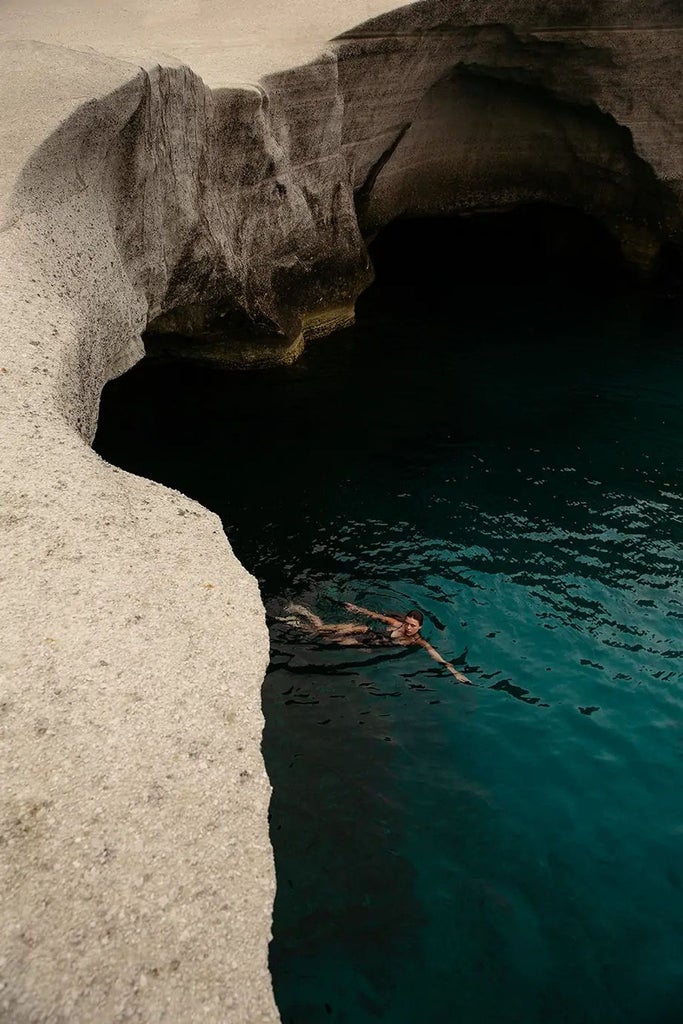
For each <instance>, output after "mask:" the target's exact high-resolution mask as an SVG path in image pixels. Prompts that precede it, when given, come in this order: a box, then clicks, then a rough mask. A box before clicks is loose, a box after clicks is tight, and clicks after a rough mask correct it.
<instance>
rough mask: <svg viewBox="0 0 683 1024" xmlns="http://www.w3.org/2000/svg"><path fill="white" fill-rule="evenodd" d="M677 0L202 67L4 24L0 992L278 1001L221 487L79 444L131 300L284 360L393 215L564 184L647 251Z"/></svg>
mask: <svg viewBox="0 0 683 1024" xmlns="http://www.w3.org/2000/svg"><path fill="white" fill-rule="evenodd" d="M382 6H385V7H386V5H382V4H379V3H378V4H377V5H375V10H378V9H381V8H382ZM156 8H158V4H156V7H155V9H156ZM676 8H677V5H674V4H673V3H668V4H667V3H665V2H663V0H662V2H660V3H659V4H655V5H651V4H650V5H648V6H647V10H646V9H645V5H641V4H639V3H637V2H636V0H623V2H620V3H618V4H617V3H616V2H615V3H608V2H602V3H598V4H592V5H589V4H588V3H583V2H580V0H567V2H566V3H554V4H550V5H547V4H541V3H524V2H522V0H516V2H515V0H507V2H504V0H499V2H495V0H489V2H482V0H479V2H477V3H476V4H475V3H474V2H468V0H458V2H456V0H439V2H434V0H428V2H426V3H418V4H411V5H409V6H407V7H405V8H403V9H401V10H400V11H398V12H397V13H394V14H391V15H387V16H384V17H383V18H380V19H379V20H375V21H374V22H370V23H367V24H366V25H365V26H363V27H362V29H360V30H355V31H354V32H352V33H350V34H349V35H348V36H347V37H344V38H339V39H337V40H336V42H335V43H334V44H332V45H330V46H329V47H328V48H327V49H325V50H324V51H323V52H322V53H321V55H320V56H319V57H318V58H317V59H314V60H311V61H310V62H308V63H306V64H304V65H302V66H300V67H296V68H294V69H292V70H290V71H279V70H278V71H274V72H272V73H269V74H268V75H267V76H263V77H262V78H261V80H260V81H258V82H254V83H248V82H247V83H242V84H239V85H236V84H233V85H231V86H230V85H228V84H225V87H222V83H221V81H220V79H218V80H213V81H212V85H213V88H209V87H208V86H207V85H206V84H205V83H204V82H203V81H202V80H201V79H200V78H199V77H198V76H197V75H196V74H195V73H193V71H192V70H190V68H189V67H187V66H186V65H185V64H183V63H182V62H174V61H173V60H169V61H165V62H163V65H160V64H158V63H156V64H155V63H153V62H152V63H149V64H145V66H144V67H139V66H135V65H133V64H131V63H126V62H124V61H121V60H114V59H111V58H107V57H104V56H102V55H101V54H98V53H96V52H94V51H92V50H83V51H74V50H68V49H64V48H63V47H59V46H54V45H44V44H41V43H28V42H18V41H15V42H5V43H4V44H3V46H2V57H3V60H2V61H1V62H0V79H1V87H2V94H3V97H4V102H5V110H6V111H7V112H8V114H7V115H6V116H5V118H4V120H3V124H2V147H0V152H1V153H2V159H1V160H0V203H1V204H2V230H1V231H0V281H1V282H2V290H1V292H0V322H1V325H2V329H1V333H0V337H2V359H1V362H0V410H1V414H2V424H3V426H2V430H3V442H4V443H3V446H2V449H1V452H2V454H1V456H0V458H1V459H2V487H3V501H2V517H3V524H2V525H3V530H2V542H3V548H2V572H1V573H0V577H1V579H0V586H1V588H2V589H1V591H0V602H1V606H2V608H3V615H2V621H3V626H4V629H3V638H2V645H1V649H0V661H1V666H2V673H3V681H2V696H1V699H0V729H1V730H2V733H1V734H2V740H3V757H2V760H1V761H0V773H2V818H1V829H0V844H1V846H0V859H1V863H2V871H3V878H2V886H3V901H2V910H1V911H0V914H1V922H2V929H1V942H2V950H1V951H0V956H1V958H2V959H1V961H0V963H1V965H2V966H1V970H2V985H3V987H2V989H1V990H0V1020H2V1021H7V1022H8V1024H9V1022H11V1024H24V1022H28V1021H51V1022H61V1021H64V1022H66V1021H68V1022H69V1024H78V1022H88V1024H90V1022H92V1021H98V1022H108V1021H112V1022H113V1021H123V1020H137V1021H144V1022H145V1024H151V1022H154V1021H173V1022H174V1024H181V1022H193V1021H196V1020H202V1021H209V1022H215V1024H218V1022H219V1021H223V1022H224V1021H235V1022H243V1021H244V1022H257V1021H272V1020H275V1019H276V1018H277V1011H276V1009H275V1006H274V1002H273V998H272V993H271V990H270V984H269V978H268V974H267V943H268V938H269V926H270V909H271V904H272V898H273V889H274V876H273V868H272V858H271V851H270V847H269V843H268V834H267V825H266V814H267V806H268V800H269V787H268V781H267V778H266V775H265V772H264V768H263V764H262V762H261V756H260V732H261V724H262V720H261V708H260V698H259V689H260V683H261V680H262V677H263V674H264V671H265V667H266V663H267V658H268V638H267V632H266V628H265V623H264V616H263V609H262V607H261V602H260V598H259V594H258V588H257V585H256V582H255V580H254V579H253V578H252V577H251V576H249V575H248V574H247V573H246V572H245V571H244V569H243V568H242V567H241V566H240V565H239V564H238V563H237V561H236V560H235V558H234V557H233V555H232V553H231V551H230V548H229V546H228V544H227V543H226V540H225V537H224V536H223V534H222V531H221V529H220V524H219V522H218V521H217V519H216V518H215V517H214V516H212V515H211V514H209V513H208V512H207V511H206V510H204V509H202V508H201V507H199V506H197V505H196V504H195V503H193V502H191V501H189V500H188V499H187V498H185V497H184V496H182V495H180V494H177V493H174V492H172V491H169V490H166V489H164V488H162V487H159V486H157V485H155V484H153V483H151V482H149V481H145V480H142V479H138V478H135V477H131V476H130V475H129V474H125V473H123V472H120V471H118V470H115V469H113V468H112V467H110V466H108V465H106V464H105V463H104V462H103V461H102V460H100V459H99V458H98V457H97V456H96V455H95V454H94V453H93V452H92V450H91V449H90V447H89V442H90V440H91V439H92V436H93V433H94V429H95V425H96V420H97V408H98V401H99V395H100V392H101V388H102V386H103V384H104V383H105V381H106V380H108V379H110V378H111V377H113V376H115V375H117V374H119V373H122V372H123V371H125V370H126V369H127V368H128V367H130V366H131V365H133V363H134V362H135V361H136V360H137V359H139V358H140V357H141V356H142V354H143V344H142V341H141V333H142V332H143V331H145V329H147V330H148V335H147V339H148V344H150V345H152V344H155V345H157V346H166V347H169V346H170V347H174V346H175V347H177V348H181V347H182V348H183V349H184V350H190V351H193V352H195V353H203V354H206V355H210V356H211V357H212V358H226V359H229V360H232V361H233V362H237V363H242V364H243V363H254V362H264V361H272V360H285V359H292V358H295V357H296V355H297V354H298V352H300V350H301V347H302V345H303V343H304V339H305V337H306V336H309V337H310V336H315V335H317V334H325V333H329V332H330V331H331V330H332V329H333V328H334V327H335V326H338V325H340V324H343V323H346V322H349V320H350V319H351V318H352V317H353V307H354V301H355V299H356V297H357V296H358V294H359V293H360V292H361V291H362V290H363V289H364V288H365V287H366V286H367V284H368V282H369V281H370V280H371V277H372V268H371V267H370V264H369V260H368V256H367V250H366V241H367V240H368V239H370V238H371V237H373V236H374V234H375V233H376V232H377V231H378V230H379V229H380V228H381V227H382V226H383V225H384V224H386V223H388V222H389V221H390V220H392V219H393V218H395V217H398V216H408V215H411V214H416V213H417V214H420V215H424V214H430V215H431V214H437V213H438V214H441V213H462V212H471V211H477V210H481V209H491V208H494V209H504V208H507V207H509V206H511V205H514V204H518V203H520V202H527V201H531V200H535V199H542V200H543V201H552V202H556V203H563V204H573V205H575V206H577V207H580V208H581V209H582V210H583V211H585V212H588V213H590V214H591V215H593V216H594V217H596V218H598V219H599V220H600V221H601V222H602V223H603V224H604V225H606V226H607V227H608V229H609V230H610V231H611V232H612V233H613V234H614V235H615V237H617V238H618V239H619V241H620V244H621V246H622V249H623V252H624V253H625V255H626V256H627V258H628V259H629V260H630V261H631V262H633V263H634V265H637V266H638V267H640V268H641V269H642V271H643V272H645V273H652V272H654V271H655V270H656V267H657V261H658V257H659V252H660V249H661V247H662V245H663V244H668V245H669V246H670V247H672V248H676V247H680V245H681V202H682V199H683V166H682V152H683V147H682V145H681V142H682V138H681V131H682V129H681V109H682V104H681V92H680V90H681V79H680V72H679V66H680V55H681V41H682V38H683V33H682V30H681V26H680V23H676V22H675V18H676V17H677V16H678V14H677V9H676ZM121 45H123V44H121ZM119 49H120V46H119ZM212 66H213V67H215V61H214V64H213V65H212ZM181 330H182V331H184V332H188V333H189V335H190V336H191V337H190V338H189V340H188V339H186V338H184V339H183V340H182V344H181V343H180V342H179V336H178V332H179V331H181Z"/></svg>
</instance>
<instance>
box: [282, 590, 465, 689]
mask: <svg viewBox="0 0 683 1024" xmlns="http://www.w3.org/2000/svg"><path fill="white" fill-rule="evenodd" d="M344 607H345V608H346V610H347V612H356V613H357V614H359V615H367V616H369V617H370V618H371V619H378V620H379V621H380V622H384V623H386V625H387V626H388V629H387V630H377V629H372V628H371V627H370V626H366V625H364V624H363V623H362V622H332V623H325V622H323V620H322V619H321V618H320V616H319V615H315V614H314V612H312V611H311V610H310V609H309V608H305V607H304V606H303V605H302V604H290V605H288V607H287V611H288V612H290V613H292V614H294V615H298V616H300V617H301V618H302V619H304V620H305V621H306V622H308V623H310V625H311V626H312V627H313V628H314V629H315V631H316V633H319V634H320V635H321V636H324V637H326V638H327V639H329V640H331V641H332V642H333V643H337V644H343V645H344V646H346V647H384V646H393V645H394V644H399V645H401V646H402V647H408V646H410V645H416V646H418V647H422V648H423V649H424V650H425V651H426V652H427V654H429V656H430V657H431V658H433V659H434V661H438V662H439V663H440V664H441V665H445V666H446V668H447V669H448V671H449V672H450V673H451V675H453V676H455V678H456V679H457V680H458V682H459V683H467V684H468V686H474V683H473V682H472V681H471V679H468V678H467V676H464V675H463V674H462V672H458V670H457V669H456V668H454V667H453V665H451V663H450V661H446V659H445V658H442V657H441V655H440V654H439V652H438V651H437V650H436V648H434V647H432V645H431V644H430V643H427V641H426V640H425V639H424V637H422V636H420V629H421V628H422V623H423V622H424V616H423V614H422V612H420V611H418V610H417V609H416V608H413V609H411V611H409V612H407V613H406V614H405V615H399V614H398V613H394V614H391V615H383V614H382V613H381V612H373V611H370V609H369V608H360V607H359V606H358V605H356V604H351V603H350V602H348V601H347V602H345V603H344Z"/></svg>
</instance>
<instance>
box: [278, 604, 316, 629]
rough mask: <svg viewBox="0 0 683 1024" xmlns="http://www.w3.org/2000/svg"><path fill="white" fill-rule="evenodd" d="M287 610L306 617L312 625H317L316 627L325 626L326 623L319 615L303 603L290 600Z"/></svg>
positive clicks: (303, 617)
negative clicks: (294, 602)
mask: <svg viewBox="0 0 683 1024" xmlns="http://www.w3.org/2000/svg"><path fill="white" fill-rule="evenodd" d="M286 611H287V612H289V613H291V614H292V615H300V616H301V618H302V619H305V620H306V622H308V623H309V624H310V625H311V626H315V628H316V629H321V628H322V627H324V626H325V623H324V622H323V620H322V619H321V618H320V616H319V615H315V614H314V613H313V612H312V611H311V610H310V609H309V608H305V607H304V605H302V604H292V603H291V602H290V603H289V604H288V605H287V608H286Z"/></svg>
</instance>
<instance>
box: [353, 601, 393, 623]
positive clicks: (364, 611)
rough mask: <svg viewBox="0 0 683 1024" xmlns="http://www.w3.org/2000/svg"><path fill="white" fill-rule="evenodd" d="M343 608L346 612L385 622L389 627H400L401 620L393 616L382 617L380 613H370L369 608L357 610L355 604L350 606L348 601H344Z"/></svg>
mask: <svg viewBox="0 0 683 1024" xmlns="http://www.w3.org/2000/svg"><path fill="white" fill-rule="evenodd" d="M344 607H345V608H346V610H347V612H358V614H359V615H369V616H370V618H371V619H379V621H380V622H386V623H387V625H389V626H400V625H401V620H400V619H397V618H395V617H394V616H393V615H382V614H381V613H380V612H371V611H370V609H369V608H359V606H358V605H357V604H351V602H350V601H345V602H344Z"/></svg>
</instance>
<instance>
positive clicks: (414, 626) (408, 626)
mask: <svg viewBox="0 0 683 1024" xmlns="http://www.w3.org/2000/svg"><path fill="white" fill-rule="evenodd" d="M419 632H420V623H419V622H418V621H417V619H414V618H413V617H412V615H408V616H407V618H405V619H404V620H403V633H404V636H415V634H416V633H419Z"/></svg>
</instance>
